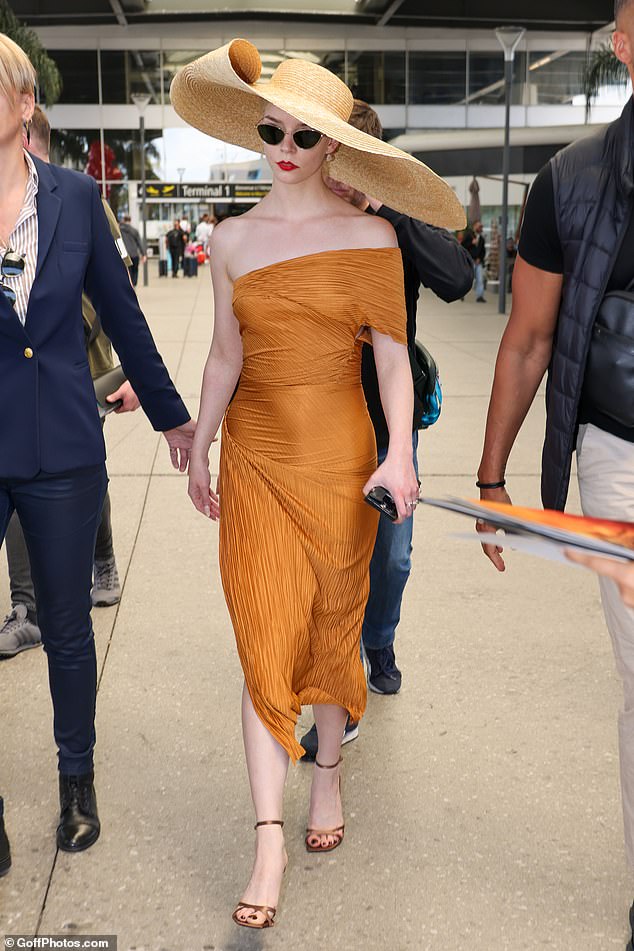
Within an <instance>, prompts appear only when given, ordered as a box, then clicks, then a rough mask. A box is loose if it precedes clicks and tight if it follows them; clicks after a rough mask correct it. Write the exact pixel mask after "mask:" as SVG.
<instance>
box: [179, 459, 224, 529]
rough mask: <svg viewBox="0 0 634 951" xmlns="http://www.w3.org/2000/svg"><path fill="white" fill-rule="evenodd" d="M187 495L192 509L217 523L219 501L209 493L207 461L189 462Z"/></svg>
mask: <svg viewBox="0 0 634 951" xmlns="http://www.w3.org/2000/svg"><path fill="white" fill-rule="evenodd" d="M187 492H188V495H189V497H190V499H191V500H192V502H193V504H194V508H195V509H196V510H197V511H198V512H200V514H201V515H204V516H205V517H206V518H210V519H211V520H212V521H214V522H217V521H218V519H219V518H220V499H219V498H218V495H217V494H216V493H215V492H212V491H211V475H210V473H209V460H208V459H197V458H196V459H195V458H193V457H192V458H191V459H190V462H189V485H188V488H187Z"/></svg>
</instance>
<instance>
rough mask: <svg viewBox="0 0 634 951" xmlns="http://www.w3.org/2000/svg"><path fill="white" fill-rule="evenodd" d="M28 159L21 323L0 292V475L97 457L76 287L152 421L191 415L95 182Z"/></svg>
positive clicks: (52, 469)
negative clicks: (30, 240)
mask: <svg viewBox="0 0 634 951" xmlns="http://www.w3.org/2000/svg"><path fill="white" fill-rule="evenodd" d="M33 161H34V162H35V166H36V168H37V173H38V176H39V189H38V194H37V217H38V229H39V233H38V255H37V269H36V272H35V280H34V282H33V288H32V290H31V295H30V298H29V306H28V310H27V315H26V322H25V325H24V326H22V324H21V323H20V320H19V318H18V315H17V314H16V312H15V310H14V309H13V308H12V307H11V305H10V304H9V302H8V301H7V300H6V298H5V297H4V295H3V294H1V293H0V478H18V479H30V478H33V477H34V476H35V475H37V473H38V472H40V471H43V472H49V473H59V472H65V471H69V470H72V469H81V468H84V467H87V466H94V465H99V464H100V463H102V462H103V461H104V460H105V457H106V450H105V445H104V441H103V434H102V427H101V423H100V421H99V414H98V412H97V404H96V400H95V391H94V388H93V384H92V380H91V377H90V370H89V367H88V360H87V358H86V341H85V336H84V327H83V321H82V315H81V295H82V291H83V290H84V288H85V290H86V293H87V294H88V296H89V297H90V299H91V301H92V303H93V305H94V307H95V310H96V311H97V313H98V314H99V316H100V318H101V322H102V324H103V328H104V330H105V332H106V334H107V335H108V336H109V337H110V339H111V340H112V343H113V345H114V347H115V350H116V351H117V353H118V355H119V358H120V360H121V364H122V366H123V368H124V370H125V373H126V375H127V377H128V379H129V380H130V382H131V384H132V386H133V387H134V390H135V392H136V394H137V396H138V397H139V400H140V401H141V405H142V407H143V409H144V411H145V413H146V415H147V416H148V418H149V419H150V422H151V423H152V426H153V427H154V429H156V430H159V431H164V430H166V429H173V428H174V427H175V426H180V425H182V424H183V423H185V422H187V420H188V419H189V418H190V416H189V413H188V412H187V409H186V408H185V405H184V403H183V401H182V400H181V398H180V396H179V395H178V393H177V392H176V389H175V388H174V385H173V383H172V381H171V379H170V377H169V374H168V372H167V370H166V369H165V366H164V364H163V361H162V359H161V357H160V354H159V353H158V351H157V349H156V345H155V343H154V340H153V339H152V334H151V333H150V330H149V328H148V326H147V323H146V322H145V317H144V316H143V314H142V312H141V310H140V308H139V304H138V301H137V298H136V294H135V292H134V290H133V288H132V286H131V284H130V280H129V278H128V273H127V269H126V266H125V264H124V263H123V261H122V260H121V257H120V255H119V252H118V251H117V249H116V247H115V244H114V241H113V240H112V235H111V233H110V228H109V226H108V222H107V219H106V216H105V214H104V210H103V208H102V206H101V198H100V196H99V189H98V188H97V184H96V182H95V181H94V179H93V178H91V177H90V176H88V175H82V174H80V173H78V172H72V171H70V170H69V169H64V168H59V167H58V166H55V165H47V164H46V163H45V162H41V161H40V160H39V159H36V158H34V159H33ZM16 250H17V251H19V250H20V248H16ZM18 280H19V278H18Z"/></svg>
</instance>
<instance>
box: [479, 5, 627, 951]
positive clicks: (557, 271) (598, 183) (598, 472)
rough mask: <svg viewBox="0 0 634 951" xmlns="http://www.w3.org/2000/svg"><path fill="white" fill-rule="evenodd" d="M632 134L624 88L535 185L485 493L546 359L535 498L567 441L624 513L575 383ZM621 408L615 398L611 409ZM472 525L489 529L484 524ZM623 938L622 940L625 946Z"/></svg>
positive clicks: (623, 660) (488, 438)
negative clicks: (615, 114) (610, 113)
mask: <svg viewBox="0 0 634 951" xmlns="http://www.w3.org/2000/svg"><path fill="white" fill-rule="evenodd" d="M615 20H616V31H615V33H614V37H613V40H614V51H615V53H616V56H617V57H618V59H619V60H621V62H622V63H625V65H626V66H627V68H628V70H629V73H630V76H631V77H632V79H634V0H616V3H615ZM633 142H634V102H633V100H632V99H630V101H629V103H628V104H627V106H626V107H625V109H624V110H623V113H622V115H621V117H620V118H619V119H617V120H616V122H614V123H612V125H611V126H608V127H607V128H602V129H600V130H599V132H597V133H596V134H595V135H593V136H589V137H588V138H585V139H582V140H580V141H578V142H575V143H574V144H573V145H570V146H568V148H566V149H563V150H562V151H561V152H559V153H557V155H555V156H554V158H552V159H551V161H550V162H549V163H548V165H547V166H546V167H545V168H543V169H542V171H541V172H540V173H539V175H538V176H537V178H536V180H535V183H534V184H533V187H532V189H531V193H530V195H529V200H528V202H527V206H526V212H525V217H524V223H523V227H522V234H521V238H520V243H519V250H518V255H517V259H516V262H515V269H514V273H513V307H512V310H511V315H510V318H509V322H508V325H507V328H506V331H505V333H504V337H503V338H502V343H501V344H500V349H499V352H498V357H497V364H496V370H495V380H494V383H493V391H492V394H491V401H490V405H489V413H488V418H487V427H486V435H485V442H484V449H483V454H482V460H481V463H480V467H479V470H478V483H477V484H478V486H479V488H480V490H481V494H482V497H483V498H485V499H489V500H491V501H496V502H509V501H510V498H509V495H508V494H507V492H506V489H505V477H504V476H505V468H506V463H507V460H508V457H509V454H510V452H511V449H512V447H513V443H514V442H515V439H516V437H517V434H518V432H519V429H520V427H521V425H522V423H523V421H524V418H525V416H526V414H527V412H528V410H529V408H530V406H531V403H532V402H533V399H534V397H535V394H536V392H537V389H538V387H539V385H540V383H541V381H542V378H543V376H544V373H545V372H546V371H547V370H548V377H549V379H548V387H547V394H546V401H547V424H546V438H545V442H544V450H543V455H542V500H543V502H544V505H545V506H546V507H547V508H554V509H563V507H564V505H565V503H566V497H567V492H568V484H569V480H570V472H571V460H572V454H573V451H574V450H575V448H576V452H577V473H578V480H579V491H580V496H581V504H582V507H583V510H584V513H585V514H586V515H590V516H595V517H599V518H609V519H615V520H618V521H629V522H632V521H634V426H632V427H631V428H630V427H628V426H626V425H623V422H622V421H621V422H619V421H617V419H615V418H614V417H613V416H612V415H611V414H610V413H606V412H605V411H604V410H605V409H606V407H602V411H599V409H598V408H597V406H596V405H594V402H593V399H592V394H591V393H589V392H588V391H587V389H586V387H585V386H584V384H585V383H586V379H585V378H586V362H587V357H588V352H589V349H590V346H591V341H592V332H593V326H594V323H595V319H596V317H597V313H598V311H599V308H600V306H601V303H602V301H603V299H604V296H605V294H606V293H607V292H609V291H612V290H624V289H625V288H626V287H628V285H630V284H631V282H632V281H633V280H634V256H633V255H632V248H633V247H634V215H633V214H632V212H633V209H634V149H633V148H632V143H633ZM630 352H631V350H630ZM622 409H623V406H622V405H619V406H618V407H615V411H616V412H617V415H619V416H621V415H622ZM575 444H576V445H575ZM477 527H478V528H479V530H481V531H488V530H489V526H488V525H486V524H484V523H483V524H479V525H478V526H477ZM483 547H484V551H485V554H486V555H487V556H488V557H489V558H490V559H491V561H492V562H493V564H494V565H495V567H496V568H497V569H498V571H504V568H505V565H504V561H503V559H502V556H501V553H502V549H501V548H500V547H498V546H495V545H484V546H483ZM601 598H602V601H603V608H604V613H605V617H606V622H607V625H608V629H609V631H610V635H611V637H612V642H613V646H614V653H615V657H616V663H617V668H618V672H619V674H620V676H621V678H622V681H623V686H624V694H625V705H624V710H623V712H622V713H621V716H620V720H619V749H620V759H621V788H622V796H623V817H624V827H625V846H626V852H627V858H628V862H629V865H630V866H631V868H632V869H633V870H634V611H633V610H632V609H631V608H628V607H626V606H625V605H624V604H623V602H622V601H621V599H620V597H619V593H618V589H617V588H616V585H615V583H614V581H612V580H610V579H607V578H602V579H601ZM630 923H631V925H632V924H634V905H633V906H632V910H631V911H630ZM632 944H633V940H632V939H630V941H629V943H628V951H632Z"/></svg>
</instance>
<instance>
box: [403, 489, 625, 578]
mask: <svg viewBox="0 0 634 951" xmlns="http://www.w3.org/2000/svg"><path fill="white" fill-rule="evenodd" d="M421 501H422V502H423V503H424V504H425V505H433V506H435V507H436V508H441V509H447V510H448V511H450V512H455V513H456V514H458V515H466V516H467V517H468V518H473V519H476V520H478V521H483V522H486V523H487V524H488V525H491V526H492V527H493V531H492V532H491V533H488V534H483V533H481V532H479V533H478V534H477V535H476V534H475V533H473V535H469V536H461V537H469V538H473V539H474V540H476V541H480V542H490V543H491V544H497V545H501V546H505V547H508V548H516V549H517V550H522V551H527V552H530V553H532V554H536V555H540V556H542V557H544V558H551V559H554V560H556V561H566V563H567V564H570V562H569V561H567V559H566V558H565V555H564V550H565V549H566V548H573V549H577V550H578V551H584V552H586V553H590V554H595V555H604V556H606V557H608V558H614V559H617V560H619V561H634V524H633V523H631V522H613V521H610V520H609V519H602V518H587V517H586V516H584V515H568V514H566V513H565V512H556V511H552V510H551V509H532V508H524V507H523V506H519V505H508V504H507V503H504V502H487V501H483V500H478V499H458V498H453V497H447V498H444V499H431V498H423V499H421ZM496 530H501V531H503V532H504V535H498V534H494V532H495V531H496Z"/></svg>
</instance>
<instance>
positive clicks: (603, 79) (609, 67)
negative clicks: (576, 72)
mask: <svg viewBox="0 0 634 951" xmlns="http://www.w3.org/2000/svg"><path fill="white" fill-rule="evenodd" d="M629 79H630V75H629V73H628V71H627V66H625V64H624V63H622V62H621V61H620V60H619V59H617V58H616V56H615V55H614V50H613V49H612V44H611V43H604V44H603V46H599V47H597V49H596V50H593V51H592V53H591V54H590V57H589V59H588V62H587V63H586V67H585V69H584V71H583V93H584V96H585V97H586V122H587V121H588V117H589V115H590V108H591V106H592V102H593V100H594V99H596V97H597V95H598V93H599V90H600V88H601V86H626V85H627V84H628V82H629Z"/></svg>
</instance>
